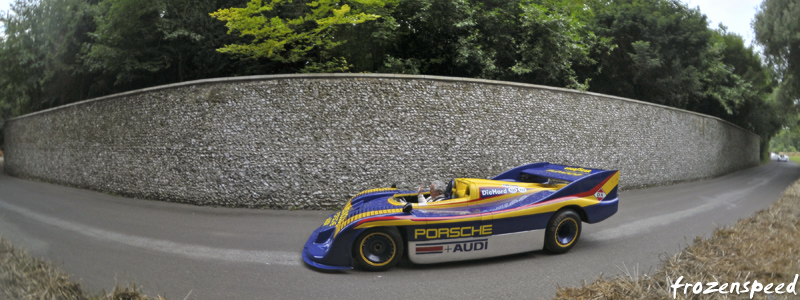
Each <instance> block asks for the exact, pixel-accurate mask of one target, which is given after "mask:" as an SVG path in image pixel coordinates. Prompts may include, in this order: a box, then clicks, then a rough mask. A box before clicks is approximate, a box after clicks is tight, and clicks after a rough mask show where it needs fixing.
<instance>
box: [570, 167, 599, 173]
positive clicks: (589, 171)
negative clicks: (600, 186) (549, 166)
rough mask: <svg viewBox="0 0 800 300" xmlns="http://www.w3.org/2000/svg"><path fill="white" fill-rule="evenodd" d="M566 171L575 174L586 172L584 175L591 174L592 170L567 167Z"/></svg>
mask: <svg viewBox="0 0 800 300" xmlns="http://www.w3.org/2000/svg"><path fill="white" fill-rule="evenodd" d="M564 171H575V172H584V173H591V172H592V170H587V169H584V168H573V167H566V168H564Z"/></svg>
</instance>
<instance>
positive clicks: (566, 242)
mask: <svg viewBox="0 0 800 300" xmlns="http://www.w3.org/2000/svg"><path fill="white" fill-rule="evenodd" d="M580 237H581V216H580V215H578V213H576V212H575V211H573V210H569V209H567V210H562V211H559V212H557V213H556V214H555V215H553V217H552V218H550V223H548V224H547V229H546V230H545V234H544V247H545V249H547V250H548V251H550V252H551V253H555V254H561V253H566V252H567V251H569V249H572V247H574V246H575V244H577V243H578V239H580Z"/></svg>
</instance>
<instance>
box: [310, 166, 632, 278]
mask: <svg viewBox="0 0 800 300" xmlns="http://www.w3.org/2000/svg"><path fill="white" fill-rule="evenodd" d="M618 183H619V171H616V170H599V169H587V168H580V167H570V166H563V165H555V164H549V163H546V162H542V163H534V164H528V165H523V166H519V167H516V168H514V169H511V170H508V171H506V172H504V173H502V174H500V175H498V176H496V177H494V178H492V179H476V178H456V179H453V180H451V181H450V184H449V185H448V187H447V189H445V200H442V201H438V202H429V203H424V204H421V203H416V202H417V191H411V190H408V191H402V190H398V189H396V188H383V189H373V190H367V191H363V192H361V193H359V194H357V195H356V196H354V197H353V198H352V199H350V201H349V202H348V203H347V204H346V205H345V207H344V209H342V211H340V212H338V213H335V214H333V215H331V216H330V217H328V218H327V219H326V220H325V223H323V224H322V226H320V227H319V228H317V229H316V230H314V232H313V233H312V234H311V237H309V239H308V241H307V242H306V244H305V247H304V248H303V260H304V261H305V262H306V263H307V264H308V265H310V266H313V267H316V268H320V269H328V270H332V269H351V268H353V267H354V266H359V267H361V268H363V269H365V270H369V271H383V270H387V269H389V268H391V267H392V266H394V265H396V264H397V262H398V261H399V260H400V259H401V257H403V255H404V253H407V254H408V259H409V260H410V261H411V262H413V263H418V264H428V263H440V262H448V261H457V260H468V259H479V258H486V257H494V256H501V255H508V254H514V253H522V252H528V251H534V250H539V249H547V250H548V251H550V252H552V253H564V252H567V251H569V249H571V248H572V247H574V246H575V244H576V243H577V242H578V239H579V238H580V234H581V224H582V222H586V223H596V222H600V221H602V220H605V219H607V218H608V217H610V216H611V215H613V214H614V213H616V212H617V207H618V203H619V198H618V197H617V185H618ZM425 194H427V193H425Z"/></svg>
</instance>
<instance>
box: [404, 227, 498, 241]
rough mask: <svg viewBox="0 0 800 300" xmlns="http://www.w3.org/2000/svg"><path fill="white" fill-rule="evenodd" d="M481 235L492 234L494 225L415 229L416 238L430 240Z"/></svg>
mask: <svg viewBox="0 0 800 300" xmlns="http://www.w3.org/2000/svg"><path fill="white" fill-rule="evenodd" d="M481 235H492V225H482V226H475V227H472V226H464V227H450V228H428V229H424V228H418V229H415V230H414V239H419V238H425V239H429V240H436V239H452V238H460V237H471V236H481Z"/></svg>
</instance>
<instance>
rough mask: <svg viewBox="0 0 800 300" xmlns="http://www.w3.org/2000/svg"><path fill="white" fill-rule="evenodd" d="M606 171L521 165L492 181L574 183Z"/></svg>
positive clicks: (546, 165) (541, 164) (538, 164)
mask: <svg viewBox="0 0 800 300" xmlns="http://www.w3.org/2000/svg"><path fill="white" fill-rule="evenodd" d="M607 171H608V170H601V169H588V168H581V167H571V166H564V165H554V164H551V163H547V162H540V163H533V164H527V165H522V166H519V167H516V168H513V169H511V170H508V171H506V172H503V173H502V174H500V175H497V176H495V177H494V178H492V180H502V181H512V182H533V183H546V182H548V181H550V179H556V180H561V181H567V182H574V181H578V180H580V179H584V178H587V177H589V176H591V175H595V174H598V173H603V172H607Z"/></svg>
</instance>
